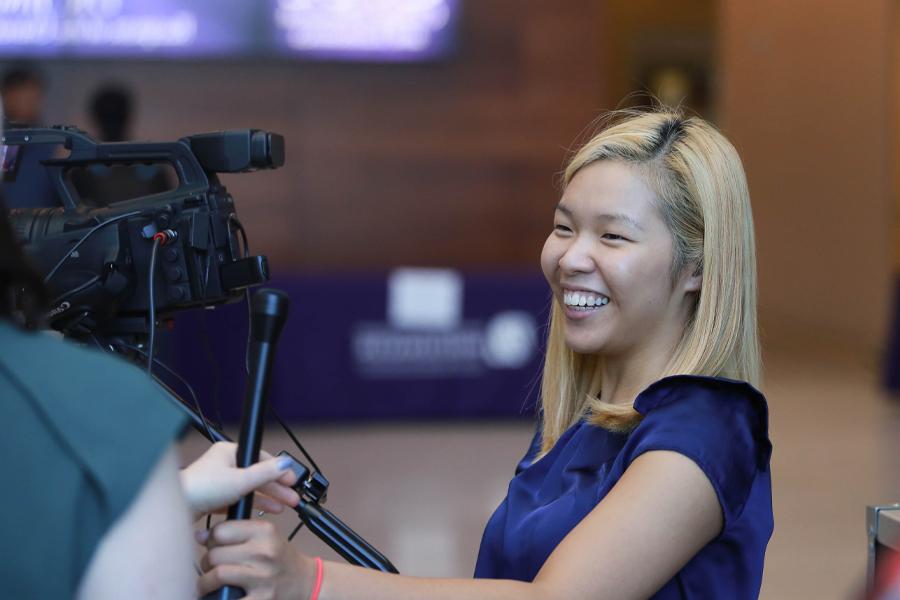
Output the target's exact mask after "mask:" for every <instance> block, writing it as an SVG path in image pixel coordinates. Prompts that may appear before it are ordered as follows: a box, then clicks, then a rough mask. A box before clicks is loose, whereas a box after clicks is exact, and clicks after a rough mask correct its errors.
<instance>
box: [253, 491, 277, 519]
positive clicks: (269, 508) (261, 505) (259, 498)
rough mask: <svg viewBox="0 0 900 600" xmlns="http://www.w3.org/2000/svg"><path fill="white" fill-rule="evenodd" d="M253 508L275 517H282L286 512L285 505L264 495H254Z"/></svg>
mask: <svg viewBox="0 0 900 600" xmlns="http://www.w3.org/2000/svg"><path fill="white" fill-rule="evenodd" d="M253 508H255V509H256V510H261V511H263V512H267V513H270V514H273V515H280V514H281V513H282V512H284V504H282V503H281V502H279V501H278V500H273V499H272V498H269V497H268V496H263V495H262V494H254V495H253Z"/></svg>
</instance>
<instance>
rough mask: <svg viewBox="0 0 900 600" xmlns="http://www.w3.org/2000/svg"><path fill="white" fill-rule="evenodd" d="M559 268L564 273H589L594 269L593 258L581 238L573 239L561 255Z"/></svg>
mask: <svg viewBox="0 0 900 600" xmlns="http://www.w3.org/2000/svg"><path fill="white" fill-rule="evenodd" d="M559 268H560V269H562V271H563V272H564V273H589V272H591V271H593V270H594V259H593V257H592V256H591V254H590V252H589V249H588V248H587V247H586V244H585V243H584V242H583V241H582V240H577V239H576V240H574V241H573V242H572V243H571V244H569V247H568V248H566V251H565V252H563V254H562V256H560V257H559Z"/></svg>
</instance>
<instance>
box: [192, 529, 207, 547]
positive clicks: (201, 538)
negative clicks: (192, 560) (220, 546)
mask: <svg viewBox="0 0 900 600" xmlns="http://www.w3.org/2000/svg"><path fill="white" fill-rule="evenodd" d="M194 540H195V541H196V542H197V543H198V544H200V545H201V546H205V545H206V542H207V541H208V540H209V529H198V530H196V531H194Z"/></svg>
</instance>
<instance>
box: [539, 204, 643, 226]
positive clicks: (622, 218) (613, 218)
mask: <svg viewBox="0 0 900 600" xmlns="http://www.w3.org/2000/svg"><path fill="white" fill-rule="evenodd" d="M556 210H558V211H559V212H561V213H562V214H564V215H566V216H567V217H570V218H571V217H572V211H571V210H569V209H568V208H566V207H565V206H563V204H562V202H560V203H559V204H557V205H556ZM594 220H596V221H603V222H620V223H625V224H626V225H629V226H631V227H632V228H633V229H637V230H638V231H643V230H644V228H643V227H641V225H640V223H638V222H637V221H636V220H635V219H634V218H633V217H632V216H630V215H626V214H625V213H601V214H599V215H596V216H595V217H594Z"/></svg>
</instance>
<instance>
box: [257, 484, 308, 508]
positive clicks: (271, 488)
mask: <svg viewBox="0 0 900 600" xmlns="http://www.w3.org/2000/svg"><path fill="white" fill-rule="evenodd" d="M259 492H261V493H262V494H264V495H266V496H268V497H269V498H272V499H273V500H277V501H278V502H280V503H282V504H284V505H286V506H297V504H298V503H299V502H300V494H298V493H297V491H296V490H294V488H291V487H288V486H286V485H283V484H281V483H279V482H277V481H273V482H271V483H267V484H266V485H264V486H262V487H261V488H259Z"/></svg>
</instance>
